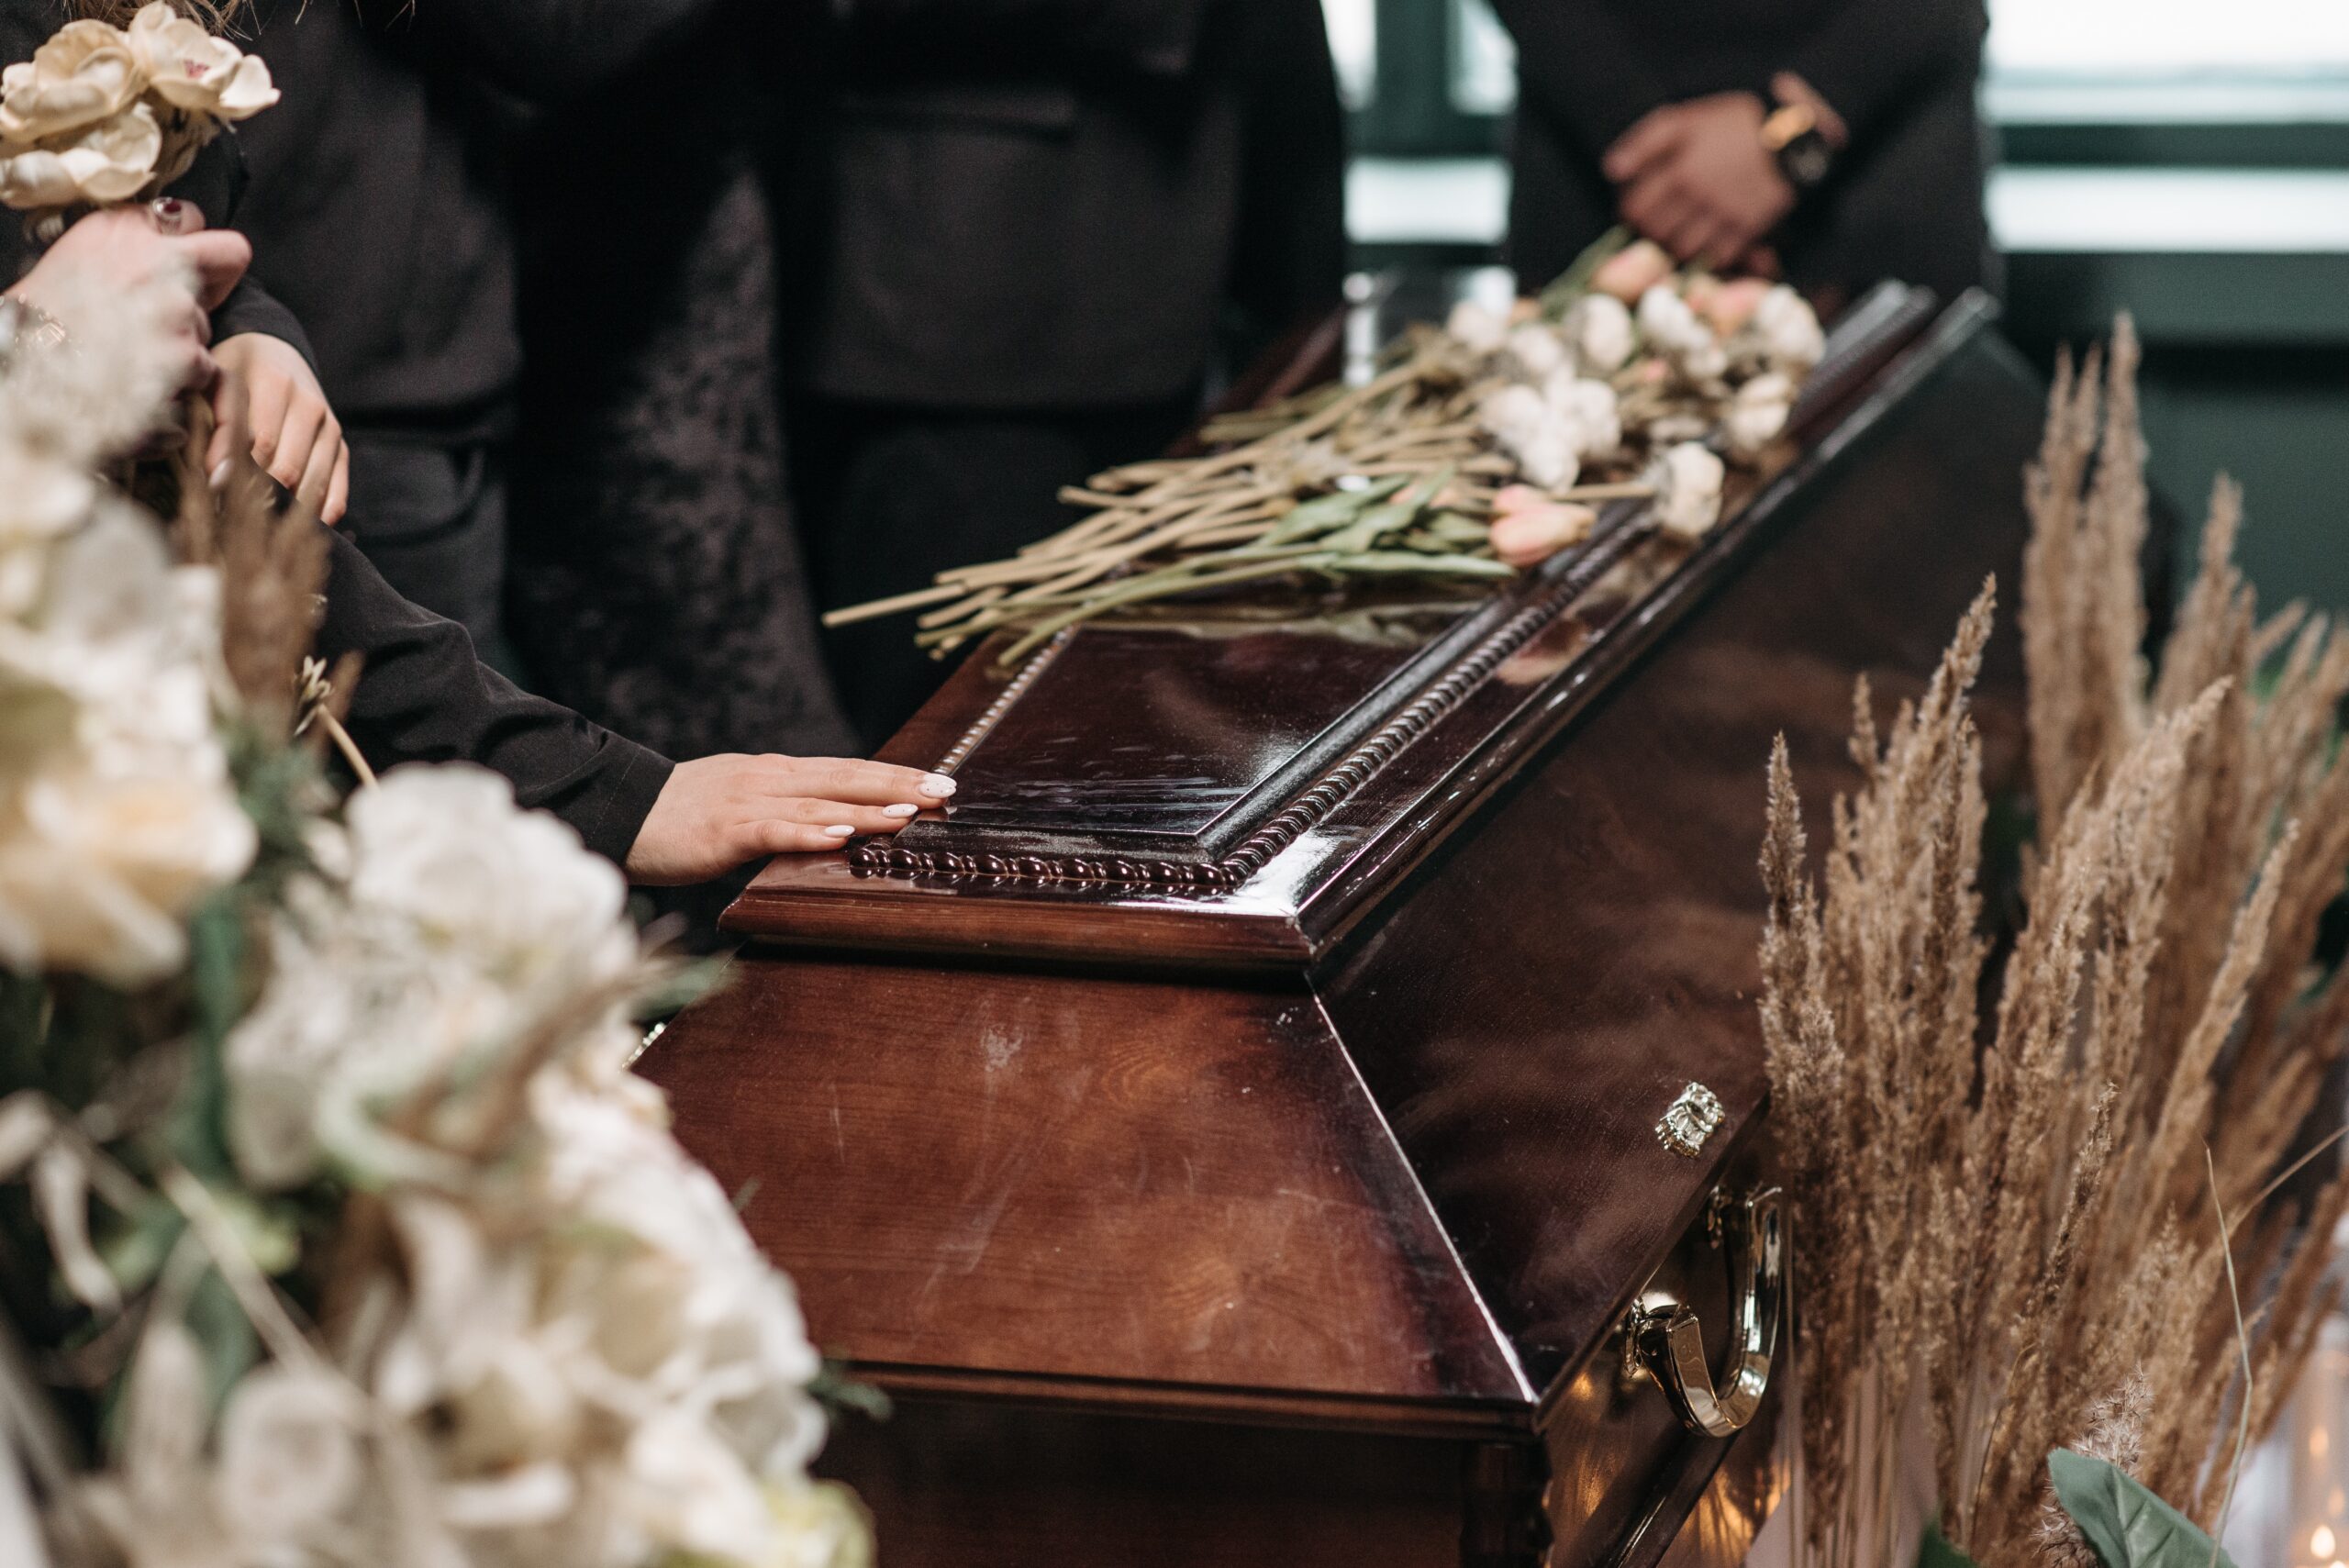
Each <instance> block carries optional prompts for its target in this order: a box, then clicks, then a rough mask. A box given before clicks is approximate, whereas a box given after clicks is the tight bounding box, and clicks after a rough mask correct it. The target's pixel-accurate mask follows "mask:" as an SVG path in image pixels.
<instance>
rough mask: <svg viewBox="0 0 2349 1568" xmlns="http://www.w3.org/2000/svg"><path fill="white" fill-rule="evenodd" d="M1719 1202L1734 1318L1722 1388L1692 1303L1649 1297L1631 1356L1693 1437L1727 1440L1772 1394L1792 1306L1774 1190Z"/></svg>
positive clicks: (1780, 1207)
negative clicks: (1782, 1321) (1784, 1319)
mask: <svg viewBox="0 0 2349 1568" xmlns="http://www.w3.org/2000/svg"><path fill="white" fill-rule="evenodd" d="M1713 1202H1714V1207H1713V1213H1712V1217H1711V1218H1712V1220H1713V1224H1714V1226H1715V1235H1716V1237H1717V1239H1718V1240H1719V1242H1720V1249H1721V1251H1722V1253H1723V1258H1722V1262H1725V1263H1726V1264H1727V1265H1728V1267H1729V1288H1730V1302H1731V1310H1732V1311H1733V1312H1734V1313H1735V1320H1734V1321H1733V1322H1732V1323H1731V1329H1730V1347H1729V1365H1728V1367H1727V1369H1726V1375H1725V1376H1723V1377H1722V1378H1721V1379H1720V1381H1718V1382H1716V1381H1715V1379H1714V1377H1713V1374H1712V1371H1711V1369H1710V1368H1709V1367H1708V1366H1707V1365H1706V1362H1705V1333H1704V1329H1703V1327H1702V1326H1701V1325H1700V1324H1699V1323H1698V1321H1697V1314H1696V1312H1695V1311H1694V1310H1693V1309H1692V1308H1691V1307H1689V1306H1688V1305H1687V1303H1686V1302H1675V1301H1672V1300H1669V1299H1662V1300H1659V1299H1658V1298H1657V1297H1655V1296H1649V1297H1648V1298H1647V1299H1646V1300H1645V1301H1643V1302H1642V1304H1641V1305H1640V1306H1638V1307H1633V1308H1632V1309H1631V1323H1630V1325H1629V1327H1630V1329H1631V1346H1632V1350H1633V1352H1634V1353H1635V1354H1636V1355H1637V1356H1638V1358H1639V1361H1640V1363H1641V1364H1642V1366H1644V1367H1645V1368H1646V1369H1647V1372H1648V1374H1649V1375H1650V1376H1651V1377H1653V1378H1654V1379H1655V1380H1656V1382H1657V1383H1658V1384H1659V1385H1662V1386H1663V1389H1664V1394H1665V1396H1667V1397H1669V1398H1670V1399H1671V1401H1672V1407H1673V1408H1674V1409H1675V1410H1676V1411H1677V1412H1679V1415H1680V1419H1681V1420H1682V1422H1683V1423H1685V1424H1686V1425H1687V1428H1688V1429H1689V1430H1691V1431H1697V1432H1702V1433H1704V1434H1705V1435H1706V1436H1708V1437H1715V1438H1725V1437H1728V1436H1730V1435H1731V1434H1732V1433H1734V1432H1736V1431H1738V1430H1739V1429H1742V1427H1744V1425H1745V1424H1746V1423H1747V1422H1749V1421H1751V1420H1753V1416H1754V1412H1755V1411H1757V1410H1759V1409H1760V1408H1761V1407H1762V1396H1764V1395H1765V1394H1767V1393H1768V1392H1769V1391H1770V1361H1771V1358H1772V1356H1773V1355H1774V1354H1775V1353H1776V1351H1777V1348H1778V1324H1779V1318H1780V1315H1781V1313H1782V1312H1783V1310H1784V1307H1785V1301H1786V1282H1787V1234H1786V1216H1785V1206H1784V1204H1783V1203H1782V1201H1781V1199H1780V1195H1779V1193H1778V1189H1777V1188H1776V1187H1769V1188H1765V1189H1764V1190H1762V1191H1760V1192H1756V1193H1750V1194H1747V1195H1745V1196H1743V1197H1731V1196H1729V1195H1727V1194H1725V1193H1724V1194H1721V1195H1717V1196H1716V1197H1715V1198H1714V1200H1713Z"/></svg>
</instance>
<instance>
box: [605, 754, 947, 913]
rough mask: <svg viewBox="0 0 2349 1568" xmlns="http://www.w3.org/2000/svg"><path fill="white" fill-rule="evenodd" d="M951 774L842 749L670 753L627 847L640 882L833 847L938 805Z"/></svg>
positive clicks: (664, 883) (670, 881) (693, 876)
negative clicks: (815, 753) (678, 758)
mask: <svg viewBox="0 0 2349 1568" xmlns="http://www.w3.org/2000/svg"><path fill="white" fill-rule="evenodd" d="M953 793H954V781H953V780H952V779H951V778H948V777H947V776H946V775H945V774H943V773H922V772H920V771H919V770H918V769H914V768H899V767H893V766H891V765H890V764H888V763H886V762H855V761H852V760H850V759H848V758H844V757H773V756H767V757H751V756H722V757H703V758H701V759H699V760H697V761H695V762H680V763H678V764H677V767H676V771H675V772H674V773H671V774H670V775H669V782H668V784H666V785H664V786H663V787H662V791H661V795H660V797H659V798H658V799H656V800H655V801H654V802H653V803H652V810H651V814H650V815H649V816H647V817H645V819H644V826H643V827H642V828H640V829H638V831H637V835H636V843H635V844H634V845H633V846H632V847H630V849H629V852H628V867H627V870H628V876H629V881H630V882H633V883H637V884H640V885H642V886H647V887H673V886H677V885H680V884H685V883H691V882H704V881H707V880H708V879H709V878H711V877H713V876H718V875H720V874H722V873H726V872H728V871H730V870H732V869H733V868H734V867H736V866H738V865H740V864H741V863H742V862H745V861H752V860H757V859H758V858H759V857H761V856H763V855H780V854H789V853H792V852H795V851H811V850H837V849H839V848H840V847H841V845H842V844H844V843H846V842H847V841H848V840H850V839H851V838H852V837H854V836H855V835H857V834H859V833H894V832H896V830H897V829H898V828H902V827H904V826H905V825H906V824H907V822H910V821H912V820H913V818H914V817H915V816H916V815H918V813H920V812H922V811H926V810H930V809H932V808H934V807H936V806H943V805H944V804H945V803H946V799H947V797H948V796H949V795H952V794H953Z"/></svg>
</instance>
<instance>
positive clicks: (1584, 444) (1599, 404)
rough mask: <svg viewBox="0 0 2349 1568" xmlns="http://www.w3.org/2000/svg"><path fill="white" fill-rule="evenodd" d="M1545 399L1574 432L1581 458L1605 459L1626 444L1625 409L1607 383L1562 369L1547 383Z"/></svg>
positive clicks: (1572, 437) (1573, 437)
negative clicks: (1623, 412)
mask: <svg viewBox="0 0 2349 1568" xmlns="http://www.w3.org/2000/svg"><path fill="white" fill-rule="evenodd" d="M1542 401H1544V402H1545V403H1547V404H1548V405H1549V406H1550V409H1551V413H1552V415H1553V417H1555V418H1556V419H1557V420H1558V421H1559V422H1560V423H1561V424H1563V425H1564V427H1565V428H1566V429H1567V430H1568V431H1569V432H1570V439H1572V440H1573V442H1574V448H1575V454H1576V455H1577V456H1579V457H1583V458H1593V457H1600V456H1604V455H1605V454H1607V453H1609V452H1611V451H1613V450H1615V449H1616V448H1617V447H1620V446H1621V445H1622V444H1623V417H1622V409H1621V406H1620V403H1619V402H1618V400H1617V398H1616V396H1615V389H1614V388H1613V387H1611V386H1609V385H1608V384H1606V383H1605V382H1603V381H1593V380H1590V379H1589V378H1587V377H1584V376H1577V375H1575V373H1573V372H1572V371H1570V370H1564V369H1562V370H1559V371H1557V372H1555V373H1553V374H1552V375H1551V377H1550V379H1549V380H1548V381H1547V382H1546V383H1544V384H1543V385H1542Z"/></svg>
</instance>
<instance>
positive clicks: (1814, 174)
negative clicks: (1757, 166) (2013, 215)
mask: <svg viewBox="0 0 2349 1568" xmlns="http://www.w3.org/2000/svg"><path fill="white" fill-rule="evenodd" d="M1828 162H1829V154H1828V150H1827V139H1826V138H1825V137H1823V136H1821V135H1820V134H1819V132H1817V131H1815V130H1807V131H1805V132H1803V133H1802V134H1801V135H1800V136H1798V137H1796V138H1795V139H1793V140H1792V141H1789V142H1787V144H1786V146H1784V147H1782V148H1780V149H1779V150H1778V167H1779V168H1780V169H1782V170H1784V171H1785V172H1786V176H1787V179H1788V180H1790V181H1792V182H1793V183H1795V184H1796V185H1797V186H1798V188H1800V189H1803V190H1809V188H1810V187H1811V186H1813V185H1816V184H1818V183H1820V181H1821V180H1824V179H1825V178H1827V165H1828Z"/></svg>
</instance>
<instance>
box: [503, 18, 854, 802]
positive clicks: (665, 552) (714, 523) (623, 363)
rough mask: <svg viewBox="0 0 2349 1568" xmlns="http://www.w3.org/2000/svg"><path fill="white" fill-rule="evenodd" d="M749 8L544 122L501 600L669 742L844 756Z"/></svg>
mask: <svg viewBox="0 0 2349 1568" xmlns="http://www.w3.org/2000/svg"><path fill="white" fill-rule="evenodd" d="M727 9H728V10H729V12H730V9H731V8H730V7H729V8H727ZM737 22H739V17H731V16H728V15H721V17H719V18H718V25H717V26H715V27H713V28H710V29H708V30H707V31H706V32H703V33H702V34H700V35H699V36H698V37H697V38H696V39H694V40H691V41H690V42H688V43H687V44H685V46H683V47H681V48H678V49H675V50H671V51H669V52H667V53H666V54H664V55H662V57H660V58H658V59H656V60H654V61H651V62H650V63H649V64H647V65H645V66H642V67H640V68H639V69H638V70H637V71H635V72H633V73H632V74H631V75H630V76H629V78H628V79H626V80H624V81H623V82H621V83H618V84H617V85H614V86H612V87H609V88H607V89H605V90H603V91H600V92H598V93H597V94H596V95H595V97H594V98H593V100H592V101H590V102H588V103H585V104H583V105H580V106H576V107H573V108H569V109H565V110H563V111H562V112H560V113H557V114H553V115H551V116H549V117H545V118H543V119H542V120H540V122H539V123H538V124H537V125H536V126H535V127H534V128H533V130H532V132H531V134H530V136H529V141H528V145H527V148H526V150H525V155H524V157H523V159H522V161H521V165H520V168H519V171H518V180H517V188H518V192H519V193H520V195H519V202H520V214H519V218H520V223H521V232H522V243H523V250H522V267H521V318H522V339H523V347H524V363H525V369H524V373H523V387H522V396H521V410H520V429H519V435H518V441H517V443H516V449H515V454H514V463H513V503H512V504H513V524H512V528H513V533H512V543H511V557H510V564H509V577H508V588H507V609H508V614H509V616H510V617H511V625H512V633H513V637H514V640H515V642H516V643H517V645H518V650H519V651H520V653H521V656H522V659H523V661H524V662H525V663H526V665H527V666H528V668H529V672H530V674H531V678H532V681H533V683H534V684H536V685H537V686H538V688H539V689H540V690H541V691H543V692H545V693H546V694H547V695H550V696H552V697H555V698H556V699H557V700H559V701H562V702H563V703H566V704H569V705H570V706H573V707H576V708H578V709H579V710H580V711H581V712H583V713H584V714H586V715H587V716H588V717H591V718H594V719H596V721H597V722H599V723H601V724H605V725H607V726H609V727H611V728H615V729H618V730H619V731H620V732H621V733H623V734H626V735H629V736H632V737H634V738H636V739H637V740H641V741H642V742H644V743H645V744H646V745H649V746H652V747H655V748H657V749H659V750H660V751H663V752H665V753H667V754H668V755H669V756H671V757H674V758H678V759H681V760H682V759H685V758H690V757H696V756H704V755H707V754H709V753H712V752H718V751H785V752H794V753H799V754H820V755H839V754H847V753H849V752H852V751H854V750H855V747H854V743H853V741H852V739H851V736H850V732H849V728H848V726H847V725H846V724H845V723H844V722H843V720H842V719H841V714H840V709H839V706H838V705H837V703H836V702H835V700H834V698H833V695H832V692H831V688H830V684H829V679H828V677H827V675H826V674H825V672H824V666H823V662H822V658H821V655H820V653H819V652H818V647H817V642H816V638H815V633H814V624H813V616H812V612H811V610H810V607H809V601H808V594H807V582H806V577H805V573H804V569H803V567H802V563H801V558H800V548H799V541H798V538H797V534H796V530H795V528H794V527H793V523H792V517H791V512H790V508H789V506H788V504H787V502H786V499H785V470H784V453H783V436H782V430H781V428H780V421H779V418H778V415H777V411H776V402H775V393H774V373H775V369H774V365H775V357H774V322H775V299H774V294H775V281H774V279H775V272H774V241H773V236H772V231H771V228H770V223H771V217H770V213H769V210H768V206H767V204H766V201H765V199H764V196H763V191H762V187H761V182H760V179H759V175H758V170H757V166H756V164H755V162H754V160H753V158H752V156H751V139H750V135H749V130H750V124H751V121H750V112H751V99H750V93H749V86H748V83H747V81H746V80H745V77H744V74H743V72H744V70H745V68H746V66H747V64H748V61H747V59H746V56H748V55H750V54H751V53H752V52H754V51H752V50H746V49H744V48H742V47H740V40H739V37H738V35H739V32H740V28H739V27H738V26H737V25H735V24H736V23H737ZM729 39H736V42H735V43H734V44H733V45H731V46H729Z"/></svg>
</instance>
